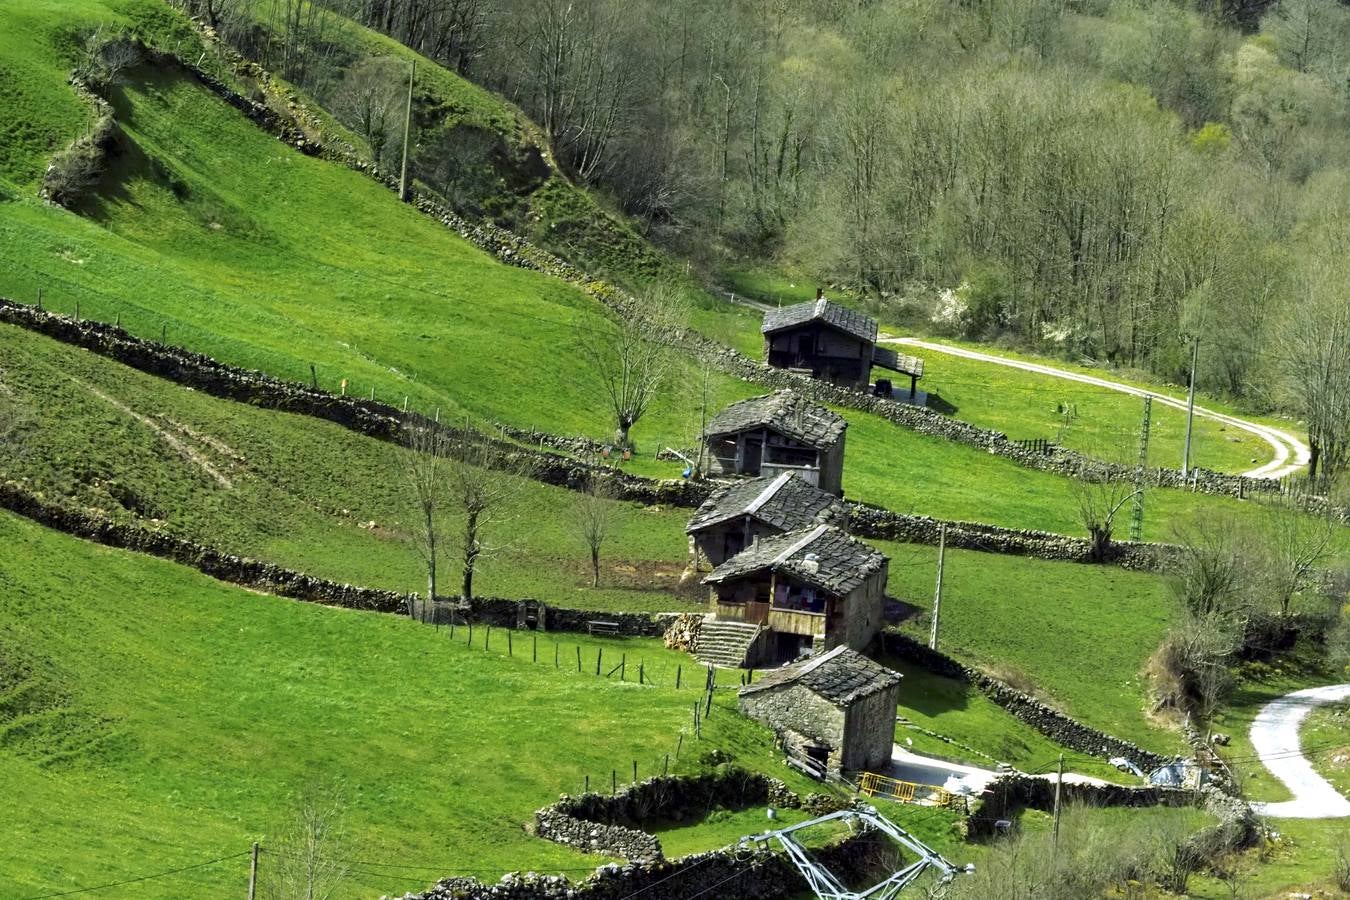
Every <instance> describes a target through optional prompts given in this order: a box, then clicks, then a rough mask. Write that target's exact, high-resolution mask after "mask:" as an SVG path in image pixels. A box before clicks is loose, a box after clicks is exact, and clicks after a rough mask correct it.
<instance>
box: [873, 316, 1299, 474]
mask: <svg viewBox="0 0 1350 900" xmlns="http://www.w3.org/2000/svg"><path fill="white" fill-rule="evenodd" d="M877 342H878V343H881V344H901V345H904V346H907V347H921V348H923V349H924V350H929V351H932V352H935V353H948V354H951V355H952V356H960V357H964V358H966V359H974V360H979V361H980V362H987V363H993V364H994V365H999V366H1008V367H1009V368H1012V369H1021V370H1023V371H1025V372H1035V373H1037V374H1039V375H1049V376H1050V377H1052V378H1063V379H1064V380H1066V381H1076V382H1078V383H1080V384H1090V385H1092V386H1094V387H1101V388H1107V389H1108V390H1113V391H1120V392H1121V393H1123V394H1131V395H1133V396H1135V397H1152V398H1153V399H1154V401H1155V402H1157V403H1162V404H1164V405H1166V406H1171V407H1173V408H1175V409H1180V410H1185V409H1186V401H1185V400H1178V399H1176V398H1175V397H1168V396H1166V395H1164V394H1158V393H1155V392H1154V391H1150V390H1146V389H1144V388H1138V387H1134V386H1133V385H1128V384H1121V383H1120V382H1118V381H1108V380H1107V379H1105V378H1097V377H1095V376H1093V375H1084V374H1082V373H1080V372H1069V371H1066V370H1064V369H1057V368H1055V367H1054V366H1046V365H1042V364H1040V363H1033V362H1024V361H1022V360H1020V359H1008V358H1007V357H1005V356H994V355H992V354H989V353H980V352H979V351H977V350H967V349H965V348H964V347H953V346H951V345H949V344H936V343H933V342H931V341H925V340H921V339H919V338H909V337H893V336H891V335H882V336H881V337H880V338H879V339H878V341H877ZM1195 414H1196V415H1197V416H1202V417H1204V418H1207V419H1214V420H1216V421H1219V422H1223V423H1224V424H1225V425H1231V426H1232V427H1234V428H1239V429H1241V430H1243V431H1247V432H1250V433H1251V434H1254V435H1256V436H1257V437H1259V438H1261V439H1262V440H1264V441H1265V442H1266V443H1267V444H1269V445H1270V448H1271V450H1272V451H1274V454H1275V455H1274V458H1273V459H1272V460H1271V461H1270V462H1268V463H1266V464H1265V465H1262V466H1258V467H1256V468H1255V469H1252V470H1251V471H1248V472H1243V473H1242V474H1243V475H1246V476H1247V477H1248V478H1283V477H1285V476H1286V475H1292V474H1294V473H1295V472H1297V471H1298V470H1299V469H1301V468H1303V467H1304V466H1306V465H1307V464H1308V462H1309V459H1310V458H1311V457H1310V454H1309V451H1308V446H1307V445H1306V444H1304V443H1303V442H1302V441H1300V440H1299V439H1298V438H1296V437H1294V436H1293V435H1292V434H1289V433H1288V432H1287V431H1281V430H1280V429H1278V428H1271V427H1270V426H1269V425H1260V424H1258V423H1256V422H1248V421H1247V420H1246V419H1239V418H1237V417H1236V416H1230V415H1226V414H1225V413H1219V412H1214V411H1213V410H1210V409H1205V408H1204V407H1203V406H1198V405H1197V406H1196V407H1195Z"/></svg>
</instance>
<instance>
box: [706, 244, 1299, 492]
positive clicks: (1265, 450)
mask: <svg viewBox="0 0 1350 900" xmlns="http://www.w3.org/2000/svg"><path fill="white" fill-rule="evenodd" d="M726 277H727V279H728V281H729V282H730V284H731V285H732V286H733V287H734V288H735V289H736V290H738V291H739V292H740V293H741V295H742V296H748V297H751V298H755V299H759V300H762V301H767V302H770V303H772V302H781V303H783V304H788V303H797V302H801V301H804V300H809V299H811V298H812V297H814V296H815V293H814V291H815V288H814V285H813V284H811V283H809V282H807V281H806V280H803V279H802V278H800V277H794V276H786V275H782V274H779V273H773V272H768V271H765V270H735V271H733V272H730V273H726ZM838 299H840V300H841V302H844V303H846V304H850V305H852V301H851V300H850V298H848V297H840V298H838ZM758 325H759V322H758V317H752V316H749V315H747V316H746V317H745V319H744V321H743V322H742V328H743V330H744V331H745V336H744V337H743V338H742V339H741V340H740V341H739V342H738V345H741V346H742V348H743V349H746V348H753V349H746V352H749V353H750V354H751V355H752V356H755V357H756V358H758V356H759V355H760V354H761V353H762V348H761V347H760V346H759V345H758V343H757V342H758V337H757V330H758ZM751 329H754V330H755V333H754V334H753V335H752V334H751V333H750V331H751ZM882 330H883V331H886V332H887V333H890V334H898V335H908V334H911V333H912V332H911V330H910V329H905V328H898V327H896V326H895V325H894V324H893V323H886V322H883V323H882ZM924 337H926V336H924ZM938 340H939V341H940V342H942V343H949V344H952V345H954V346H957V347H964V348H968V349H973V350H979V351H982V352H985V353H989V352H995V353H997V354H998V355H1001V356H1006V357H1008V358H1010V359H1019V360H1025V361H1029V362H1036V363H1041V364H1043V365H1049V366H1054V367H1056V368H1060V369H1066V370H1068V371H1072V372H1078V373H1082V374H1088V375H1094V376H1096V377H1099V378H1111V379H1114V380H1118V381H1122V382H1124V383H1126V384H1131V385H1133V386H1136V387H1143V388H1148V389H1150V390H1155V391H1158V392H1160V393H1163V394H1167V395H1170V396H1173V397H1178V398H1181V399H1184V397H1185V390H1184V388H1180V387H1177V386H1176V385H1168V384H1165V383H1162V382H1160V381H1158V380H1157V379H1154V378H1149V377H1147V376H1145V375H1143V374H1142V373H1139V372H1115V371H1104V370H1102V369H1099V368H1098V369H1094V368H1088V367H1086V366H1082V365H1077V364H1075V363H1072V362H1068V361H1065V360H1059V359H1050V358H1046V357H1038V356H1034V355H1030V354H1026V353H1015V352H1011V351H1005V350H992V351H991V348H989V347H987V346H984V345H979V344H973V343H970V342H962V341H954V340H949V339H946V338H941V339H938ZM912 352H914V353H915V354H916V355H918V356H922V357H923V358H924V362H925V374H924V377H923V380H922V382H921V386H922V387H923V388H924V390H926V391H928V392H929V393H931V394H934V395H936V396H938V397H940V398H941V400H942V402H943V403H945V404H948V405H950V406H951V407H954V408H955V410H954V412H952V413H951V415H953V416H954V417H955V418H958V419H962V420H964V421H967V422H970V423H972V424H974V425H978V426H980V427H981V428H989V429H993V430H995V431H1002V432H1004V433H1005V434H1007V435H1008V436H1009V437H1011V438H1014V439H1029V438H1047V439H1050V440H1052V441H1058V442H1060V443H1062V444H1063V445H1064V446H1066V447H1069V448H1070V449H1073V450H1078V451H1081V452H1083V453H1088V454H1090V455H1094V456H1104V457H1107V458H1113V459H1116V458H1119V459H1122V460H1125V461H1130V462H1133V460H1134V458H1135V456H1136V454H1137V452H1138V450H1137V448H1138V434H1139V423H1140V419H1141V416H1142V412H1143V405H1142V401H1140V400H1139V399H1138V398H1136V397H1130V396H1128V395H1125V394H1122V393H1119V392H1117V391H1111V390H1107V389H1105V388H1095V387H1092V386H1091V385H1085V384H1075V383H1073V382H1069V381H1065V380H1063V379H1059V378H1053V377H1050V376H1048V375H1039V374H1037V373H1034V372H1024V371H1019V370H1017V369H1012V368H1009V367H1007V366H1000V365H995V364H991V363H983V362H979V361H977V360H970V359H963V358H961V357H959V356H954V355H951V354H944V353H937V352H934V351H931V350H926V349H916V350H913V351H912ZM1199 402H1200V405H1202V406H1205V407H1207V408H1210V409H1214V410H1215V411H1218V412H1225V413H1231V414H1233V415H1240V416H1244V417H1246V418H1254V419H1255V420H1256V421H1258V422H1263V423H1264V424H1268V425H1274V426H1276V427H1279V428H1283V429H1285V430H1288V431H1291V432H1297V431H1298V430H1299V429H1298V426H1297V425H1295V424H1294V423H1292V422H1288V421H1283V420H1279V419H1274V418H1271V417H1263V416H1251V415H1250V414H1248V413H1245V412H1242V411H1238V410H1235V409H1233V408H1232V407H1231V406H1230V405H1228V404H1224V403H1222V402H1221V401H1218V400H1216V399H1214V398H1210V397H1204V396H1202V397H1200V401H1199ZM1066 408H1067V409H1070V410H1072V417H1071V418H1070V419H1069V420H1068V421H1067V422H1066V420H1065V415H1064V410H1065V409H1066ZM1185 427H1186V415H1185V412H1184V411H1182V410H1178V409H1173V408H1171V407H1166V406H1163V405H1162V404H1155V405H1154V408H1153V415H1152V421H1151V426H1150V432H1149V434H1150V445H1149V448H1150V449H1149V460H1150V463H1151V464H1152V465H1156V466H1177V467H1179V466H1180V465H1181V457H1182V446H1183V444H1184V442H1185ZM1191 454H1192V461H1193V463H1194V464H1196V465H1200V466H1204V467H1206V468H1211V469H1214V470H1216V471H1219V472H1244V471H1247V470H1249V469H1252V468H1255V467H1256V466H1257V465H1259V464H1261V463H1265V462H1267V461H1269V460H1270V459H1271V458H1272V451H1271V448H1270V447H1269V445H1267V444H1266V443H1265V441H1263V440H1261V439H1260V438H1258V437H1256V436H1255V435H1253V434H1250V433H1248V432H1245V431H1241V430H1239V429H1235V428H1232V427H1231V426H1225V425H1223V424H1222V423H1219V422H1215V421H1213V420H1211V419H1205V418H1203V417H1198V418H1197V419H1196V420H1195V428H1194V435H1193V440H1192V447H1191ZM1253 461H1255V462H1253Z"/></svg>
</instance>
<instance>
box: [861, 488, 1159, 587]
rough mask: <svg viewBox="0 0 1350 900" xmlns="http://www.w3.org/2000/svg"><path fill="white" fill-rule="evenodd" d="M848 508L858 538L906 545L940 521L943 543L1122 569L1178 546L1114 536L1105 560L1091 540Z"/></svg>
mask: <svg viewBox="0 0 1350 900" xmlns="http://www.w3.org/2000/svg"><path fill="white" fill-rule="evenodd" d="M848 507H849V531H850V532H851V533H853V534H855V535H857V536H858V537H864V538H872V539H874V540H883V541H901V542H904V543H910V544H937V542H938V533H939V531H940V529H941V528H942V527H943V526H944V525H945V526H946V528H947V546H949V547H960V548H962V549H965V550H982V551H985V552H988V553H1006V554H1010V555H1013V556H1033V557H1036V558H1037V559H1048V560H1056V561H1059V562H1077V563H1098V562H1102V563H1112V564H1114V565H1118V566H1121V567H1122V568H1126V569H1137V570H1141V571H1147V572H1159V571H1164V570H1165V569H1166V568H1167V566H1168V564H1169V563H1170V562H1171V561H1172V560H1173V559H1174V558H1175V556H1176V554H1177V552H1178V548H1176V547H1173V546H1172V545H1170V544H1144V543H1132V542H1126V541H1113V542H1112V543H1111V544H1110V545H1109V546H1108V547H1107V554H1106V558H1105V559H1095V558H1094V557H1093V548H1092V542H1091V541H1089V540H1088V539H1086V538H1076V537H1068V536H1066V535H1062V534H1053V533H1051V532H1048V531H1031V530H1024V529H1015V528H1002V527H999V526H997V525H985V524H982V523H978V522H946V521H943V520H941V519H933V518H930V517H928V516H918V515H907V514H905V513H897V512H892V511H891V510H888V509H882V508H881V507H879V506H872V505H871V504H867V503H858V502H852V503H849V504H848Z"/></svg>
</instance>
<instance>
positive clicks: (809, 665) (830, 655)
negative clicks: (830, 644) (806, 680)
mask: <svg viewBox="0 0 1350 900" xmlns="http://www.w3.org/2000/svg"><path fill="white" fill-rule="evenodd" d="M847 649H848V644H840V645H839V646H838V647H835V648H834V649H833V650H827V651H825V652H824V653H822V654H820V655H819V656H815V657H812V658H811V659H808V660H807V661H806V662H804V663H802V667H801V668H800V669H798V670H797V675H798V676H799V677H800V676H802V675H809V674H811V673H812V672H814V671H815V670H816V669H818V668H820V667H821V666H822V665H824V664H825V663H827V662H829V661H830V660H832V659H834V658H835V657H836V656H841V655H843V653H844V651H845V650H847Z"/></svg>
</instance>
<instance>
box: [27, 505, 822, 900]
mask: <svg viewBox="0 0 1350 900" xmlns="http://www.w3.org/2000/svg"><path fill="white" fill-rule="evenodd" d="M0 546H3V547H4V548H5V550H4V553H3V554H0V582H3V583H4V584H5V586H6V587H5V590H4V592H3V595H0V623H3V635H4V636H3V638H0V650H3V653H0V660H3V669H0V822H4V823H6V824H5V825H4V826H3V829H2V830H3V836H4V839H3V841H2V842H0V844H2V845H3V846H4V848H5V849H4V851H3V853H0V856H2V857H3V859H4V864H3V865H0V894H3V895H4V896H29V895H31V894H38V893H44V892H47V891H58V890H73V889H75V888H77V887H82V886H87V885H91V884H100V883H104V882H109V881H115V880H119V879H121V878H131V877H135V876H137V875H140V874H144V873H148V872H157V871H162V870H165V869H169V868H174V867H176V866H179V865H187V864H190V863H195V862H199V861H202V860H206V859H213V858H215V857H219V856H224V855H227V854H234V853H239V852H242V851H246V850H247V849H248V847H249V844H250V842H252V841H254V840H260V841H262V842H263V844H264V846H265V847H266V846H268V845H275V843H276V841H277V840H278V837H279V831H280V830H281V825H282V823H283V822H284V821H285V820H286V819H287V818H288V817H289V815H290V814H292V813H293V812H294V810H295V808H296V803H297V799H296V798H297V797H298V796H299V795H300V794H301V793H302V792H303V791H304V790H305V789H306V788H307V786H308V785H309V784H310V783H311V782H312V781H313V780H314V778H315V777H316V776H315V773H316V772H322V773H323V774H324V777H325V778H326V779H329V780H331V781H333V782H336V783H338V784H340V785H341V787H342V792H343V795H344V797H345V814H344V820H345V827H346V832H347V838H348V841H349V845H350V847H351V848H359V851H358V855H357V858H359V859H362V860H373V861H376V862H383V863H389V864H390V866H389V867H388V868H376V867H367V868H366V869H365V870H364V872H363V874H362V875H360V877H357V876H355V875H354V876H353V879H352V882H351V883H350V884H349V885H348V888H347V890H345V891H344V892H343V893H342V896H344V897H358V896H360V897H369V896H376V895H378V894H380V893H390V894H393V893H402V892H403V891H405V890H411V889H413V888H416V887H418V886H420V885H425V884H428V883H430V882H431V881H432V880H434V879H435V878H436V877H439V876H440V875H447V874H453V873H456V872H472V873H478V874H481V875H482V876H483V877H485V878H486V879H487V880H489V881H492V880H495V878H496V877H497V876H498V875H500V874H501V873H502V872H506V871H513V870H517V869H523V868H528V869H534V870H536V871H544V872H567V873H569V874H571V875H573V876H580V875H583V874H584V871H585V870H587V869H588V868H590V867H593V866H594V865H597V864H599V863H601V862H604V860H603V859H601V858H597V857H592V856H586V855H582V854H579V853H576V852H574V851H571V850H568V849H566V848H563V847H561V846H559V845H556V844H552V843H548V842H545V841H540V840H536V839H535V838H532V837H530V836H529V835H527V834H526V833H525V832H524V831H523V829H522V826H523V825H524V823H525V822H526V821H527V820H528V819H529V818H530V816H531V815H532V813H533V811H534V810H535V809H536V808H538V807H541V806H543V805H546V804H547V803H549V802H551V801H552V800H554V799H556V797H557V795H558V794H559V793H560V792H564V791H567V792H577V791H579V790H580V789H581V786H582V784H583V782H584V779H585V778H586V777H587V776H589V777H590V779H591V783H592V784H593V785H598V784H601V783H607V782H608V781H609V778H610V773H611V771H612V770H617V771H618V773H619V778H620V780H626V779H627V778H631V771H632V769H631V765H632V761H633V760H637V761H638V767H639V777H643V776H644V775H648V774H652V773H654V772H656V771H659V768H660V767H661V766H662V765H663V760H664V756H665V754H668V753H669V754H672V755H673V754H674V752H675V749H676V745H677V741H678V738H679V736H680V733H681V731H682V729H683V730H684V731H686V734H685V739H684V743H683V752H682V753H681V755H680V757H679V761H678V763H676V764H675V770H676V771H697V770H699V769H700V768H701V767H702V764H701V763H700V762H699V759H700V757H701V756H703V755H705V754H706V753H708V752H709V751H710V750H711V749H713V748H718V749H721V750H722V751H723V752H724V753H727V754H730V755H731V756H732V757H734V758H735V761H736V762H737V763H739V764H741V765H745V766H747V767H751V768H759V769H761V770H763V771H768V772H771V773H772V774H775V775H778V776H780V777H783V778H785V779H787V780H789V781H790V782H791V783H793V784H794V785H796V784H797V782H796V781H794V779H793V775H792V774H791V773H790V772H789V771H788V770H786V769H785V768H783V767H782V766H781V765H779V764H778V763H777V762H776V756H775V754H774V751H773V748H772V745H771V737H770V735H769V734H768V733H767V732H766V731H764V730H763V729H761V728H759V727H758V726H757V725H755V724H754V723H751V722H749V721H748V720H745V719H742V718H741V717H739V716H737V715H734V714H733V713H732V712H731V711H730V710H731V708H732V704H733V703H734V701H733V700H732V696H733V695H732V694H730V693H725V694H721V693H720V694H719V700H718V704H717V708H716V709H714V710H713V713H712V715H711V717H710V718H709V719H708V720H707V725H706V727H705V730H704V733H703V739H702V740H701V741H700V740H697V739H695V738H694V737H693V735H692V734H689V733H687V732H688V730H689V729H688V724H689V722H688V720H689V719H690V715H691V714H690V709H691V703H692V698H693V697H695V696H696V695H697V693H698V692H697V691H695V690H690V689H688V688H687V687H686V689H685V690H682V691H676V690H674V688H673V680H672V679H671V678H669V677H667V676H668V675H669V674H672V673H673V669H674V667H675V665H678V664H681V663H687V662H688V659H687V657H684V656H683V655H681V654H677V653H673V652H669V651H665V650H663V649H662V648H661V646H660V642H658V641H638V640H629V641H605V640H592V639H587V638H584V637H577V636H573V635H566V636H558V637H559V638H560V639H561V640H563V641H564V642H565V645H566V646H565V647H564V649H567V650H569V651H572V648H573V647H574V646H579V647H581V650H582V654H583V657H584V658H585V659H586V661H587V662H588V663H589V661H590V659H591V658H593V656H594V654H595V652H596V651H597V650H600V649H603V652H604V654H605V659H606V660H608V659H611V658H615V659H617V657H618V656H619V655H620V654H621V653H628V654H630V659H632V657H634V656H641V657H642V658H643V659H644V660H645V661H646V662H647V663H648V664H649V666H650V667H651V669H652V670H653V671H655V672H657V673H658V683H659V685H660V686H657V687H653V686H651V685H646V686H639V685H638V684H635V683H634V678H633V674H634V673H633V672H632V671H631V669H630V671H629V673H628V680H627V681H626V682H624V683H620V682H618V680H617V676H615V677H613V678H610V679H606V678H596V677H595V675H594V674H593V671H584V672H582V673H580V674H578V673H577V672H576V671H575V668H571V669H569V668H567V667H566V666H564V667H561V668H557V669H555V668H554V666H553V660H552V654H551V652H550V653H548V654H545V653H543V652H541V653H540V654H539V656H540V658H539V660H538V661H537V662H535V661H532V659H531V656H530V655H528V653H527V651H525V650H524V649H523V648H522V644H523V643H524V642H523V640H522V641H521V642H520V643H518V644H517V645H516V648H515V650H516V653H515V655H514V656H513V657H508V656H507V655H506V647H505V641H504V640H503V638H504V635H501V633H500V632H498V633H497V635H495V636H494V640H493V643H492V645H491V648H490V649H487V650H485V649H484V648H483V646H482V644H480V643H479V640H480V639H481V637H482V636H483V634H482V631H481V630H478V631H477V632H476V639H475V643H474V646H473V647H472V648H470V647H468V646H466V645H465V644H464V643H461V641H460V640H454V641H452V640H450V639H449V635H448V632H447V631H446V630H445V629H442V630H440V631H437V630H435V629H433V628H431V627H429V626H424V625H420V624H418V623H416V622H413V621H410V620H407V619H403V618H399V617H395V616H389V615H381V614H374V613H354V612H348V611H342V610H332V609H326V608H323V607H317V606H312V605H308V604H303V603H296V602H291V601H287V600H280V599H276V598H273V597H268V596H263V595H258V594H255V593H251V592H247V591H243V590H239V589H237V588H233V587H229V586H225V585H222V584H219V583H217V582H214V581H212V580H210V579H207V578H205V577H202V576H199V575H197V574H196V573H193V572H191V571H188V570H186V569H183V568H181V567H178V566H174V565H172V564H168V563H164V562H160V561H157V560H151V559H146V558H144V557H139V556H136V555H133V554H128V553H124V552H120V551H112V550H106V549H103V548H99V547H95V546H92V545H88V544H85V543H83V542H80V541H77V540H74V539H71V538H67V537H65V536H63V535H60V534H56V533H54V532H50V531H47V530H45V529H42V528H39V527H37V526H35V525H32V524H30V523H28V522H26V521H24V520H21V519H17V518H15V517H13V516H11V515H9V514H0ZM55 559H60V560H62V561H63V564H62V565H61V566H60V567H54V566H52V565H51V561H52V560H55ZM458 637H459V638H463V637H464V630H463V629H460V630H459V632H458ZM547 637H548V639H551V638H552V636H547ZM90 648H97V652H90ZM565 656H566V655H564V658H565ZM606 668H608V667H606ZM686 684H687V683H686ZM699 685H700V686H701V682H699ZM508 746H509V747H511V748H513V749H512V752H511V753H510V754H506V755H503V753H502V748H503V747H508ZM39 822H40V823H41V827H40V828H39V827H34V826H35V825H36V824H37V823H39ZM709 829H710V830H709V832H708V833H709V835H711V836H710V837H708V839H707V840H708V842H711V844H713V845H716V844H717V843H719V842H721V841H722V836H721V833H720V832H719V831H718V830H717V823H710V825H709ZM697 832H698V829H695V830H694V831H693V832H691V833H690V835H689V836H688V840H689V841H690V843H691V844H694V843H698V842H700V841H702V840H703V838H702V837H700V836H699V835H698V833H697ZM72 847H78V848H79V851H78V852H72V850H71V848H72ZM266 858H267V857H266V855H264V859H266ZM245 864H246V860H245V859H242V858H241V859H239V860H235V861H232V862H230V863H228V864H222V865H218V866H210V867H206V868H202V869H197V870H193V871H191V872H186V873H183V874H181V875H178V876H174V877H173V878H165V879H157V880H154V881H148V882H145V883H144V884H142V885H139V886H138V887H137V889H136V891H137V893H136V896H137V897H146V898H161V897H162V898H166V900H167V898H178V897H183V896H192V895H195V896H225V895H228V894H230V893H232V892H237V891H238V890H239V889H241V887H240V886H241V885H242V883H243V881H242V879H243V875H244V872H245V871H246V868H245ZM422 866H425V867H428V868H425V869H423V868H416V869H414V868H412V867H422ZM375 872H380V873H383V874H378V875H377V874H373V873H375Z"/></svg>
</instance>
